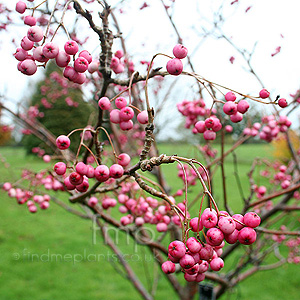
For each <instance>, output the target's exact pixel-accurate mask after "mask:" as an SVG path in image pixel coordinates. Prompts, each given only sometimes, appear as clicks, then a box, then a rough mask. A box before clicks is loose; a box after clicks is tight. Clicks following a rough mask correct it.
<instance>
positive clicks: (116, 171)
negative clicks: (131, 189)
mask: <svg viewBox="0 0 300 300" xmlns="http://www.w3.org/2000/svg"><path fill="white" fill-rule="evenodd" d="M123 174H124V169H123V167H122V166H121V165H119V164H114V165H112V166H111V167H110V168H109V176H110V177H112V178H115V179H116V178H120V177H122V176H123Z"/></svg>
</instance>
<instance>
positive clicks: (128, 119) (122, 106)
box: [98, 97, 148, 131]
mask: <svg viewBox="0 0 300 300" xmlns="http://www.w3.org/2000/svg"><path fill="white" fill-rule="evenodd" d="M98 105H99V107H100V108H101V109H102V110H109V111H110V121H111V122H112V123H114V124H119V126H120V128H121V129H122V130H126V131H127V130H131V129H132V128H133V122H132V119H133V117H134V110H133V109H132V108H131V107H130V106H127V100H126V99H125V98H124V97H118V98H116V99H115V105H116V107H117V108H115V109H112V108H111V102H110V100H109V99H108V98H107V97H102V98H100V99H99V101H98ZM137 120H138V122H139V123H140V124H147V123H148V113H147V111H146V110H143V111H142V112H140V113H139V114H138V115H137Z"/></svg>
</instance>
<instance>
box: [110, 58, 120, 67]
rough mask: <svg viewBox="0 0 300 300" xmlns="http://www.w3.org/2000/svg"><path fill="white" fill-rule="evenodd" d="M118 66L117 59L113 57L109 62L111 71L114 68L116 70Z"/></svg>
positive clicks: (118, 61)
mask: <svg viewBox="0 0 300 300" xmlns="http://www.w3.org/2000/svg"><path fill="white" fill-rule="evenodd" d="M119 64H120V60H119V58H117V57H113V58H112V59H111V62H110V67H111V68H112V69H114V68H117V67H118V66H119Z"/></svg>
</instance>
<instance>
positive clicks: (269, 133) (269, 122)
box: [243, 115, 292, 142]
mask: <svg viewBox="0 0 300 300" xmlns="http://www.w3.org/2000/svg"><path fill="white" fill-rule="evenodd" d="M262 124H263V126H262V125H261V124H260V123H254V124H253V126H252V128H249V127H246V128H245V129H244V131H243V133H244V134H245V135H251V136H256V135H258V134H259V137H260V139H261V140H264V141H266V142H272V141H273V140H274V139H275V138H276V137H277V136H278V134H279V132H286V131H287V130H288V128H289V127H290V126H291V125H292V122H291V121H290V120H289V119H288V118H287V117H286V116H280V117H279V118H278V120H276V119H275V116H274V115H270V116H265V117H263V118H262ZM259 130H260V132H259Z"/></svg>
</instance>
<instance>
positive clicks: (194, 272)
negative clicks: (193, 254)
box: [184, 264, 200, 275]
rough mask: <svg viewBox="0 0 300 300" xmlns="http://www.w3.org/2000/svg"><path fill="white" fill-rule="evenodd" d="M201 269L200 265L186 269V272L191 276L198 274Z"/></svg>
mask: <svg viewBox="0 0 300 300" xmlns="http://www.w3.org/2000/svg"><path fill="white" fill-rule="evenodd" d="M199 268H200V267H199V265H198V264H195V265H193V266H192V267H191V268H189V269H185V270H184V272H185V273H187V274H189V275H193V274H198V271H199Z"/></svg>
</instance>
